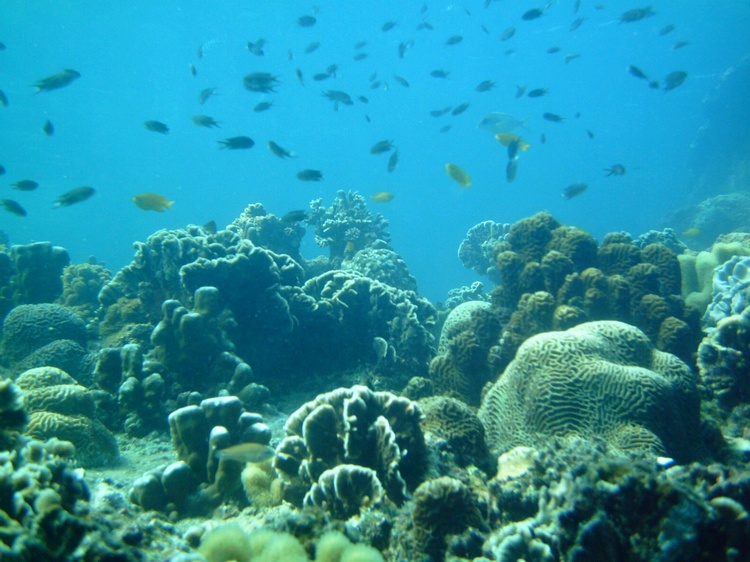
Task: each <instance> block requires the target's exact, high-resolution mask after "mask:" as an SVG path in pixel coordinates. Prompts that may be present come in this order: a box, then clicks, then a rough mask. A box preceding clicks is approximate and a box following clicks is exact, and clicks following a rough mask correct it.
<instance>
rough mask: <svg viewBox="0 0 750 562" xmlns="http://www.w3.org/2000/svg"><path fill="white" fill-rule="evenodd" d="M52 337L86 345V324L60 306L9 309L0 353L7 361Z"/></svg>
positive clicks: (39, 345) (48, 340)
mask: <svg viewBox="0 0 750 562" xmlns="http://www.w3.org/2000/svg"><path fill="white" fill-rule="evenodd" d="M56 340H73V341H74V342H76V343H78V344H80V345H81V346H84V347H85V345H86V325H85V324H84V323H83V321H82V320H81V319H80V318H78V316H76V315H75V314H73V313H72V312H70V311H69V310H68V309H66V308H64V307H62V306H60V305H57V304H48V303H42V304H23V305H20V306H17V307H16V308H14V309H13V310H11V311H10V313H8V316H6V317H5V321H4V322H3V343H2V352H3V356H4V357H5V358H6V360H8V361H10V362H15V361H18V360H19V359H23V358H24V357H26V356H27V355H28V354H29V353H31V352H32V351H34V350H36V349H38V348H40V347H42V346H45V345H47V344H49V343H52V342H53V341H56Z"/></svg>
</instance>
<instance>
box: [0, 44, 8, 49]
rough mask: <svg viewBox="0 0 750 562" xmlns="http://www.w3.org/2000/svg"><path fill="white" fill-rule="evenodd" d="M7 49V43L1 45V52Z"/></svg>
mask: <svg viewBox="0 0 750 562" xmlns="http://www.w3.org/2000/svg"><path fill="white" fill-rule="evenodd" d="M5 49H7V47H6V46H5V43H0V51H4V50H5Z"/></svg>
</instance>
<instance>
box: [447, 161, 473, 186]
mask: <svg viewBox="0 0 750 562" xmlns="http://www.w3.org/2000/svg"><path fill="white" fill-rule="evenodd" d="M445 171H446V172H448V175H449V176H450V177H452V178H453V179H454V180H455V181H456V183H458V185H460V186H462V187H469V186H470V185H471V178H470V177H469V174H467V173H466V172H464V171H463V170H462V169H461V166H458V165H456V164H450V163H448V164H446V165H445Z"/></svg>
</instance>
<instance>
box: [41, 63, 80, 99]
mask: <svg viewBox="0 0 750 562" xmlns="http://www.w3.org/2000/svg"><path fill="white" fill-rule="evenodd" d="M80 77H81V73H80V72H77V71H75V70H71V69H70V68H66V69H65V70H63V71H62V72H58V73H57V74H53V75H52V76H48V77H47V78H42V79H41V80H39V81H38V82H37V83H36V84H34V86H33V87H34V88H36V92H34V93H35V94H38V93H39V92H50V91H52V90H59V89H60V88H64V87H65V86H68V85H70V84H72V83H73V82H74V81H75V80H77V79H78V78H80Z"/></svg>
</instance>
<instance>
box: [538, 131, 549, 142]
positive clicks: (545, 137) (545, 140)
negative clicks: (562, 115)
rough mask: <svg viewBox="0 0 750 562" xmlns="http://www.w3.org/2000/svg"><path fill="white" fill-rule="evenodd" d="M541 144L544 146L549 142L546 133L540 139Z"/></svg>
mask: <svg viewBox="0 0 750 562" xmlns="http://www.w3.org/2000/svg"><path fill="white" fill-rule="evenodd" d="M539 142H540V143H542V144H544V143H546V142H547V135H545V134H544V133H542V136H540V137H539Z"/></svg>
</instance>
